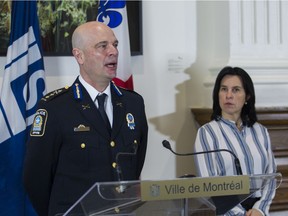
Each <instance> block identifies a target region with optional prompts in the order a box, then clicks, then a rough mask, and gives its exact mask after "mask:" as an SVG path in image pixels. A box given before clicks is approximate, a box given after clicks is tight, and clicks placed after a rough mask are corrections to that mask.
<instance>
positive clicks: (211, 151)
mask: <svg viewBox="0 0 288 216" xmlns="http://www.w3.org/2000/svg"><path fill="white" fill-rule="evenodd" d="M162 144H163V146H164V147H165V148H167V149H169V150H170V151H171V152H172V153H173V154H175V155H178V156H191V155H198V154H206V153H214V152H221V151H226V152H229V153H230V154H231V155H232V156H233V157H234V165H235V169H236V173H237V175H243V172H242V169H241V165H240V161H239V159H238V157H237V156H236V155H235V153H234V152H232V151H230V150H228V149H216V150H210V151H202V152H193V153H186V154H185V153H184V154H180V153H177V152H175V151H173V149H172V148H171V145H170V143H169V142H168V141H167V140H163V141H162Z"/></svg>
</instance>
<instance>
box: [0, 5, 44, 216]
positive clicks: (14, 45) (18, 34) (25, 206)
mask: <svg viewBox="0 0 288 216" xmlns="http://www.w3.org/2000/svg"><path fill="white" fill-rule="evenodd" d="M36 4H37V2H36V1H12V12H11V34H10V42H9V46H8V50H7V64H6V66H5V71H4V75H3V81H2V89H1V98H0V99H1V101H0V131H1V136H0V158H1V163H0V177H1V178H0V212H1V215H35V212H34V210H33V208H32V207H31V204H30V202H29V201H28V199H27V195H26V194H25V192H24V188H23V185H22V168H23V160H24V155H25V149H26V141H27V134H28V132H29V128H30V126H31V124H32V122H33V117H34V114H35V112H36V109H37V108H36V105H37V102H38V100H40V99H41V97H43V95H44V94H45V93H46V87H45V79H44V63H43V58H42V48H41V42H40V30H39V23H38V16H37V5H36Z"/></svg>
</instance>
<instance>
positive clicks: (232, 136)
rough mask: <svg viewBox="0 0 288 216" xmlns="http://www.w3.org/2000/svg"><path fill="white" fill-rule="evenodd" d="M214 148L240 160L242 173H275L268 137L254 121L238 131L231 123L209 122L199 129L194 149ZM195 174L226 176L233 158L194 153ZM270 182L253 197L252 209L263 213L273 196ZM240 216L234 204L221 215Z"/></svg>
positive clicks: (230, 172) (223, 155)
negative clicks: (255, 198)
mask: <svg viewBox="0 0 288 216" xmlns="http://www.w3.org/2000/svg"><path fill="white" fill-rule="evenodd" d="M215 149H228V150H231V151H233V152H234V153H235V154H236V155H237V157H238V158H239V160H240V164H241V168H242V171H243V174H244V175H245V174H249V175H250V174H265V173H275V172H276V164H275V160H274V156H273V153H272V150H271V143H270V137H269V134H268V131H267V129H266V128H265V127H264V126H263V125H261V124H259V123H257V122H256V123H255V124H254V125H253V127H247V126H244V127H243V129H242V130H241V131H239V130H238V128H237V127H236V124H235V122H232V121H228V120H225V119H220V120H219V121H215V120H214V121H211V122H209V123H207V124H205V125H203V126H202V127H201V128H199V130H198V133H197V137H196V141H195V152H200V151H208V150H215ZM195 162H196V167H197V169H198V174H199V176H203V177H204V176H226V175H228V176H229V175H236V170H235V166H234V158H233V157H232V155H230V154H229V153H228V152H221V153H212V154H205V155H198V156H197V157H195ZM273 184H274V182H271V184H270V185H267V186H266V187H265V188H264V190H262V191H261V192H258V194H256V196H260V197H261V199H260V200H259V201H258V202H256V203H255V205H254V208H257V209H259V210H260V211H262V212H263V213H265V214H266V215H267V214H268V211H269V206H270V204H271V202H272V199H273V197H274V195H275V190H274V186H275V185H273ZM238 214H239V215H244V209H243V208H242V206H240V205H239V206H237V207H235V208H234V209H232V210H231V211H229V212H228V213H226V214H225V215H238Z"/></svg>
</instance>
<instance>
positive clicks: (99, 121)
mask: <svg viewBox="0 0 288 216" xmlns="http://www.w3.org/2000/svg"><path fill="white" fill-rule="evenodd" d="M117 45H118V41H117V39H116V37H115V36H114V33H113V31H112V30H111V29H110V28H109V27H107V26H106V25H105V24H103V23H99V22H96V21H93V22H88V23H85V24H83V25H80V26H79V27H78V28H76V30H75V31H74V33H73V36H72V46H73V55H74V57H75V59H76V60H77V62H78V64H79V68H80V76H79V77H78V78H77V79H76V80H75V82H74V83H73V85H72V86H71V87H67V88H63V89H59V90H56V91H53V92H51V93H49V94H47V95H46V96H45V97H44V98H42V100H41V101H40V102H39V108H38V111H37V113H36V115H35V119H34V123H33V125H32V128H31V132H30V137H29V141H28V143H27V154H26V158H25V164H24V185H25V188H26V190H27V192H28V195H29V198H30V200H31V202H32V204H33V206H34V208H35V210H36V211H37V213H38V214H39V216H47V215H55V214H57V213H64V212H65V211H67V210H68V209H69V207H71V206H72V204H74V203H75V202H76V201H77V200H78V199H79V198H80V197H81V196H82V195H83V194H84V193H85V192H86V191H87V190H88V189H89V188H90V187H91V186H92V185H93V184H94V183H95V182H104V181H119V180H138V179H139V176H140V173H141V170H142V167H143V164H144V159H145V154H146V146H147V133H148V126H147V119H146V115H145V109H144V101H143V98H142V97H141V96H140V95H139V94H137V93H135V92H133V91H128V90H125V89H122V88H118V87H117V86H116V85H115V84H114V83H113V82H112V81H111V80H112V79H113V78H114V77H115V76H116V69H117V61H118V50H117ZM102 94H106V98H105V107H106V108H105V111H106V113H107V116H108V119H109V123H108V124H110V125H108V126H107V125H106V126H105V122H104V120H103V117H102V116H101V114H100V112H99V110H98V109H100V107H99V106H100V104H98V100H96V97H97V96H98V95H102ZM106 118H107V117H106ZM122 153H125V154H122ZM126 153H128V154H126ZM117 163H118V164H117ZM117 165H119V166H117ZM120 165H121V171H122V177H120V176H119V172H117V167H118V168H119V167H120Z"/></svg>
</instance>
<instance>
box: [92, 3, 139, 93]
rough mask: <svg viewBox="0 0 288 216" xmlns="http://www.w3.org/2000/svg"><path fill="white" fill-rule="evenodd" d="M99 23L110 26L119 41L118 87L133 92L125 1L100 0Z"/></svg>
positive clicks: (116, 79) (116, 81)
mask: <svg viewBox="0 0 288 216" xmlns="http://www.w3.org/2000/svg"><path fill="white" fill-rule="evenodd" d="M97 21H99V22H103V23H105V24H106V25H107V26H109V27H110V28H111V29H112V30H113V31H114V34H115V36H116V38H117V39H118V41H119V45H118V51H119V57H118V66H117V76H116V77H115V78H114V79H113V81H114V82H115V83H116V85H118V86H121V87H123V88H127V89H130V90H133V88H134V87H133V74H132V70H131V52H130V38H129V26H128V16H127V7H126V1H125V0H100V1H99V7H98V15H97Z"/></svg>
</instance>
